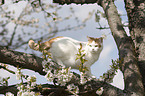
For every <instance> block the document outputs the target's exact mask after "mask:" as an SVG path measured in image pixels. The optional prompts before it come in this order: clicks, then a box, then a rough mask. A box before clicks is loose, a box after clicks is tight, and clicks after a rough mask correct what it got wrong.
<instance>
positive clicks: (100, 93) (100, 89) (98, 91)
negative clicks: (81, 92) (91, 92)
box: [96, 87, 104, 96]
mask: <svg viewBox="0 0 145 96" xmlns="http://www.w3.org/2000/svg"><path fill="white" fill-rule="evenodd" d="M103 91H104V89H103V87H101V88H99V89H98V90H97V91H96V94H98V95H99V96H100V95H102V93H103Z"/></svg>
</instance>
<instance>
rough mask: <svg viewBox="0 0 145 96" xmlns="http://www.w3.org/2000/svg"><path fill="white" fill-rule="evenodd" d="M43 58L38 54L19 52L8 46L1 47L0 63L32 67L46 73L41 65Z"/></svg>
mask: <svg viewBox="0 0 145 96" xmlns="http://www.w3.org/2000/svg"><path fill="white" fill-rule="evenodd" d="M42 61H43V59H42V58H39V57H37V56H34V55H31V54H26V53H23V52H17V51H13V50H10V49H7V48H6V47H0V63H6V64H9V65H12V66H14V67H20V68H24V69H30V70H33V71H35V72H38V73H39V74H41V75H44V74H45V72H43V67H42V65H41V63H42Z"/></svg>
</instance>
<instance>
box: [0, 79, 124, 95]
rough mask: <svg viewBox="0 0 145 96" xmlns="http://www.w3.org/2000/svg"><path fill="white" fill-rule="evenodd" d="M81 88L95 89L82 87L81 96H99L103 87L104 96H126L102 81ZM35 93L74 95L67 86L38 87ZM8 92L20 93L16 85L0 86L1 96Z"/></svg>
mask: <svg viewBox="0 0 145 96" xmlns="http://www.w3.org/2000/svg"><path fill="white" fill-rule="evenodd" d="M74 79H75V78H74ZM76 86H80V85H76ZM81 86H86V87H90V88H93V89H86V90H84V88H85V87H81V88H80V90H83V91H81V92H80V93H78V94H79V95H81V96H97V95H96V91H97V90H98V88H100V87H103V94H102V96H124V94H125V93H124V92H123V90H120V89H118V88H116V87H114V86H112V85H110V84H108V83H105V82H101V81H95V80H92V81H89V82H87V83H86V84H85V85H81ZM99 86H100V87H99ZM33 91H34V92H40V93H41V94H42V95H44V96H48V95H51V94H53V96H69V95H73V94H72V93H70V92H69V90H68V89H66V86H57V85H52V84H42V85H41V86H37V87H36V88H35V89H33ZM6 92H11V93H13V94H15V95H16V94H17V92H18V90H17V87H16V85H11V86H0V94H5V93H6Z"/></svg>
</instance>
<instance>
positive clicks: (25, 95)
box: [17, 76, 39, 96]
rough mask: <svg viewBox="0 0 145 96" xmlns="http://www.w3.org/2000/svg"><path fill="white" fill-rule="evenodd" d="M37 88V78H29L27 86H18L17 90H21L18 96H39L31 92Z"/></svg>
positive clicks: (21, 84)
mask: <svg viewBox="0 0 145 96" xmlns="http://www.w3.org/2000/svg"><path fill="white" fill-rule="evenodd" d="M35 86H36V76H29V77H28V78H27V84H23V83H20V84H18V87H17V89H18V90H19V91H18V93H17V96H37V95H39V94H38V93H35V92H33V91H31V89H33V88H35Z"/></svg>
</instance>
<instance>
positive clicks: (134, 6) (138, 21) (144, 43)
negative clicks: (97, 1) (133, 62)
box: [125, 0, 145, 88]
mask: <svg viewBox="0 0 145 96" xmlns="http://www.w3.org/2000/svg"><path fill="white" fill-rule="evenodd" d="M125 7H126V10H127V15H128V20H129V30H130V34H131V38H132V40H133V42H134V45H135V51H136V55H137V60H138V62H137V63H138V65H139V68H140V72H141V75H142V77H143V78H142V80H143V84H144V88H145V1H144V0H125Z"/></svg>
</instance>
